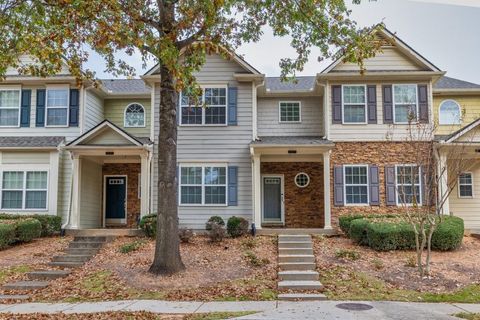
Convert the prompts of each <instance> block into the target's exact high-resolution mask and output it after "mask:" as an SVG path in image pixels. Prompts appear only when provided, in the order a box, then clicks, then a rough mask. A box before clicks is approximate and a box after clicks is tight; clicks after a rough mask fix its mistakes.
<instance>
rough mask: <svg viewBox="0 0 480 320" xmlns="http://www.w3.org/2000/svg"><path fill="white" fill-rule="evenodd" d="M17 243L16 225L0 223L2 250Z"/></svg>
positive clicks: (0, 244) (0, 247)
mask: <svg viewBox="0 0 480 320" xmlns="http://www.w3.org/2000/svg"><path fill="white" fill-rule="evenodd" d="M14 242H15V225H14V224H5V223H1V222H0V250H3V249H5V248H8V246H9V245H11V244H12V243H14Z"/></svg>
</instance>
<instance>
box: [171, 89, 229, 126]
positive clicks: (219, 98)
mask: <svg viewBox="0 0 480 320" xmlns="http://www.w3.org/2000/svg"><path fill="white" fill-rule="evenodd" d="M200 103H201V104H203V105H204V106H202V105H198V106H196V105H195V104H194V103H193V101H192V99H190V98H189V97H188V96H187V95H186V94H184V93H182V94H181V98H180V107H181V112H180V117H181V121H180V123H181V124H182V125H226V124H227V88H226V87H204V88H203V90H202V97H201V100H200Z"/></svg>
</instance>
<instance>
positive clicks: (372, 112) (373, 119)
mask: <svg viewBox="0 0 480 320" xmlns="http://www.w3.org/2000/svg"><path fill="white" fill-rule="evenodd" d="M367 114H368V123H369V124H375V123H377V86H376V85H371V86H367Z"/></svg>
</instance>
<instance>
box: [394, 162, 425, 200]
mask: <svg viewBox="0 0 480 320" xmlns="http://www.w3.org/2000/svg"><path fill="white" fill-rule="evenodd" d="M398 167H418V186H419V187H420V188H419V189H420V194H419V198H420V201H419V203H417V206H419V207H421V206H422V204H423V194H422V190H423V189H422V187H423V186H422V167H421V166H418V165H416V164H412V163H407V164H396V165H395V202H396V204H397V206H402V205H405V206H407V207H411V206H413V203H401V202H399V201H398V186H399V183H398V175H397V168H398ZM402 185H403V184H402ZM416 185H417V184H416V183H415V184H414V186H416Z"/></svg>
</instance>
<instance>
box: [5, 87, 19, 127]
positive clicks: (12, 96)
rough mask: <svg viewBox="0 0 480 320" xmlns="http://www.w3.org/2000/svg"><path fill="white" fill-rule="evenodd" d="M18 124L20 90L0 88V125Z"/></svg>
mask: <svg viewBox="0 0 480 320" xmlns="http://www.w3.org/2000/svg"><path fill="white" fill-rule="evenodd" d="M18 126H20V90H11V89H8V90H0V127H18Z"/></svg>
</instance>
